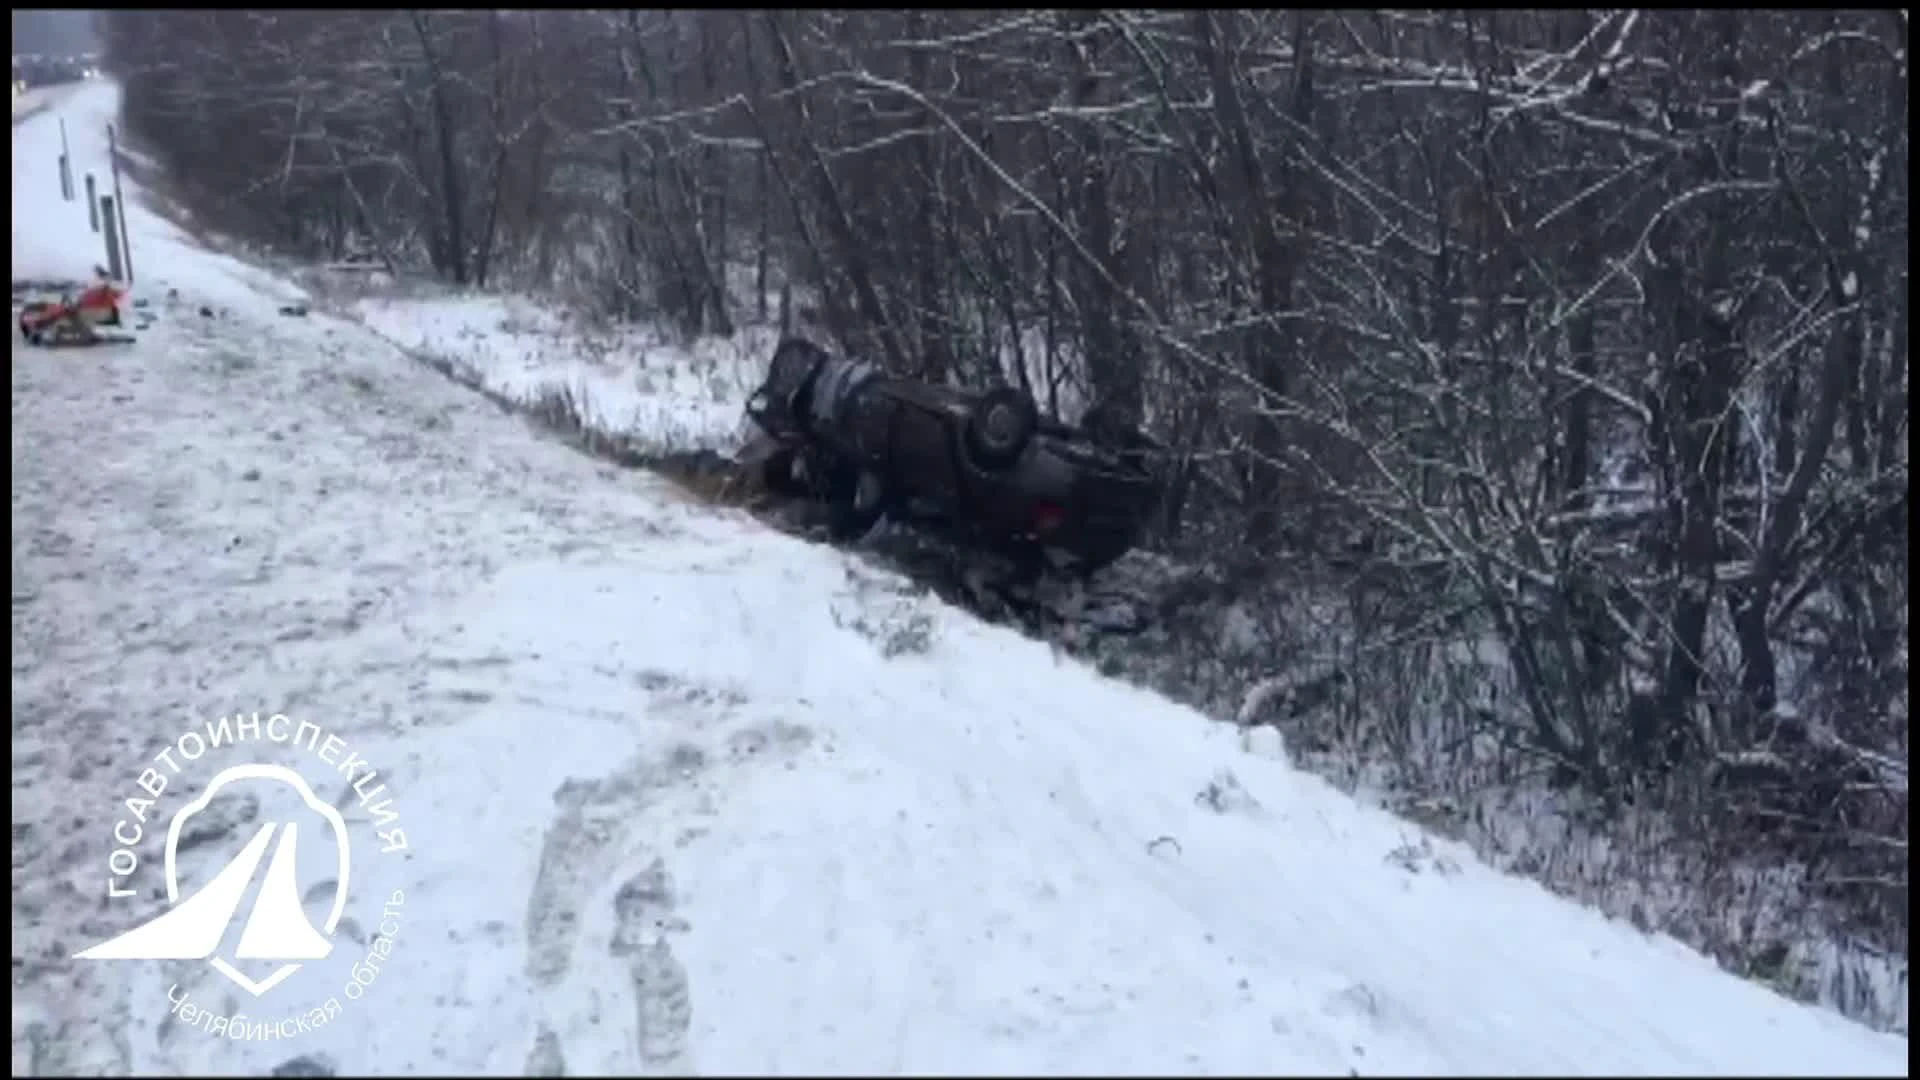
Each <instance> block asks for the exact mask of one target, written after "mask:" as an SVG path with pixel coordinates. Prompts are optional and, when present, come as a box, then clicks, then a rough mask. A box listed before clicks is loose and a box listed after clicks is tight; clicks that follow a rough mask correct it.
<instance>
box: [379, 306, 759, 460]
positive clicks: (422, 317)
mask: <svg viewBox="0 0 1920 1080" xmlns="http://www.w3.org/2000/svg"><path fill="white" fill-rule="evenodd" d="M352 314H353V315H354V316H355V317H356V318H358V319H359V320H360V321H361V322H363V323H364V324H365V325H366V326H367V327H368V328H370V329H372V330H373V331H375V332H376V333H378V334H380V335H381V336H383V337H385V338H387V339H388V340H389V341H392V342H393V343H394V344H396V345H399V346H400V347H401V348H403V349H407V350H409V351H412V352H414V353H417V354H419V355H422V356H431V357H434V358H437V359H440V360H443V361H448V362H451V363H453V364H455V365H457V366H458V367H459V368H460V369H461V370H462V371H463V373H464V374H465V375H467V376H468V377H470V378H473V379H475V380H477V381H478V382H479V383H480V384H481V385H484V386H486V387H487V388H488V389H490V390H493V391H495V392H496V393H500V394H503V395H505V396H506V397H508V398H509V399H512V400H519V401H532V400H535V399H538V398H540V397H542V396H544V395H547V394H552V393H566V394H569V395H571V396H572V398H573V400H574V401H575V402H576V403H578V406H579V408H580V409H581V412H582V419H583V420H584V421H585V422H587V423H588V424H589V425H591V426H592V427H593V428H594V429H596V430H598V431H602V432H606V433H609V434H618V435H625V436H628V437H629V438H631V439H632V440H633V441H634V443H635V445H636V446H638V447H639V448H640V449H643V450H648V451H656V452H657V451H664V450H697V449H717V450H727V449H732V448H733V447H734V446H735V445H736V444H737V443H738V441H739V439H740V437H741V416H742V412H741V410H742V408H743V407H744V406H745V404H746V400H747V395H749V394H751V393H752V392H753V389H754V387H756V386H758V385H759V382H760V380H761V378H763V377H764V376H765V374H766V365H767V359H768V358H769V357H770V356H772V354H773V347H774V344H775V337H776V334H775V332H774V331H771V330H766V329H758V328H756V329H749V330H745V331H742V332H741V333H740V334H738V335H735V336H733V337H714V336H708V337H702V338H699V339H697V340H695V341H694V342H693V343H692V344H690V345H681V344H677V343H674V342H671V341H668V340H666V338H665V335H662V334H660V333H658V332H657V331H653V330H651V329H642V328H632V327H614V328H607V329H592V328H587V327H583V326H580V325H578V324H575V323H572V322H569V321H567V320H565V319H563V318H562V317H561V316H560V315H559V314H558V313H557V312H555V311H554V310H553V309H552V308H550V307H548V306H544V305H542V304H540V303H538V302H536V301H533V300H530V299H527V298H524V297H515V296H499V295H490V294H484V293H468V294H454V295H438V296H425V297H420V296H415V297H407V298H399V297H382V298H372V299H366V300H361V301H359V302H357V303H355V304H354V305H353V306H352Z"/></svg>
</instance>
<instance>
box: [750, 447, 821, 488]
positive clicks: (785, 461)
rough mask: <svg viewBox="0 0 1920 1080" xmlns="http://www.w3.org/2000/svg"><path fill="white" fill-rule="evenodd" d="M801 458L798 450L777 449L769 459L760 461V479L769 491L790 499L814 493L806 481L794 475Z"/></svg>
mask: <svg viewBox="0 0 1920 1080" xmlns="http://www.w3.org/2000/svg"><path fill="white" fill-rule="evenodd" d="M799 460H800V452H799V451H798V450H792V449H785V450H775V451H774V452H773V454H772V455H771V456H769V457H768V458H767V460H765V461H763V462H761V463H760V481H761V484H762V486H764V487H765V488H766V489H767V490H768V491H771V492H772V493H774V494H775V495H779V496H782V497H783V498H788V499H799V498H804V497H806V496H807V495H810V494H812V492H811V491H809V490H808V488H807V484H806V481H804V480H802V479H801V478H800V477H798V476H795V475H794V466H795V465H796V464H797V463H798V462H799Z"/></svg>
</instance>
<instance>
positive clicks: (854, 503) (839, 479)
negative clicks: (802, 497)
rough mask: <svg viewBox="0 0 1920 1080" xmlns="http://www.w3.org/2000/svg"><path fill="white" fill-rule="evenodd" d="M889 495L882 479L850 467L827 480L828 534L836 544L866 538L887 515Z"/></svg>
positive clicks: (833, 473) (843, 467) (834, 470)
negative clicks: (883, 516) (884, 515)
mask: <svg viewBox="0 0 1920 1080" xmlns="http://www.w3.org/2000/svg"><path fill="white" fill-rule="evenodd" d="M887 501H888V492H887V489H886V485H885V483H883V482H882V481H881V480H880V478H879V477H877V476H875V475H873V474H872V473H869V472H867V471H866V470H864V469H860V468H858V467H855V466H851V465H839V466H835V467H834V469H833V471H832V473H830V474H829V475H828V477H827V535H828V537H829V538H831V539H832V540H833V541H834V542H835V543H842V544H847V543H853V542H854V541H857V540H860V539H862V538H864V537H865V536H866V535H867V534H868V533H870V532H872V531H873V527H874V526H875V525H878V524H879V523H880V517H881V515H883V514H885V513H886V512H887Z"/></svg>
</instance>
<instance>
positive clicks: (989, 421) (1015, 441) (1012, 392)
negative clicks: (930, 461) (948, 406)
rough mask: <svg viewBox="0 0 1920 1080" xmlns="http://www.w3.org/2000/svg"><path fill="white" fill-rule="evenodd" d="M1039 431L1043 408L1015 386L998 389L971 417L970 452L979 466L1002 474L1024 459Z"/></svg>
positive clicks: (984, 398)
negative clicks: (1001, 471) (1023, 455)
mask: <svg viewBox="0 0 1920 1080" xmlns="http://www.w3.org/2000/svg"><path fill="white" fill-rule="evenodd" d="M1039 429H1040V409H1039V407H1038V406H1036V405H1035V404H1034V403H1033V399H1032V398H1030V397H1028V396H1027V395H1025V394H1023V393H1021V392H1020V391H1018V390H1016V389H1014V388H1013V387H1011V386H1000V387H995V388H994V389H992V390H989V391H987V392H986V393H985V394H983V395H981V397H980V400H979V401H978V402H976V403H975V404H974V406H973V411H972V412H971V413H970V414H969V415H968V416H967V436H966V438H967V452H968V454H969V455H971V456H972V458H973V463H974V464H975V465H978V466H979V467H980V468H983V469H989V470H994V471H998V470H1000V469H1004V468H1007V467H1008V466H1011V465H1012V464H1013V463H1014V462H1016V461H1018V460H1020V455H1021V454H1022V453H1025V452H1026V449H1027V444H1028V443H1029V442H1032V441H1033V435H1034V432H1036V431H1038V430H1039Z"/></svg>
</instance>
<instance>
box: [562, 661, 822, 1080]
mask: <svg viewBox="0 0 1920 1080" xmlns="http://www.w3.org/2000/svg"><path fill="white" fill-rule="evenodd" d="M636 681H637V682H638V684H639V685H640V686H641V687H642V688H643V690H644V691H645V692H646V694H647V697H648V704H649V706H651V707H650V708H649V709H648V710H647V712H648V714H649V715H648V722H649V723H650V724H653V723H660V722H661V721H663V720H664V721H666V726H668V727H670V729H671V730H673V731H675V732H676V733H678V734H681V735H691V736H693V737H694V738H693V739H691V740H689V741H685V742H681V743H678V744H676V745H674V746H673V747H672V748H671V749H670V750H668V751H667V752H666V753H665V754H663V755H660V756H659V757H657V758H654V759H645V760H641V761H637V762H635V763H633V764H631V765H629V766H627V767H625V768H623V769H620V770H618V771H616V772H614V773H612V774H610V775H608V776H605V777H602V778H599V779H592V780H586V779H579V778H575V779H573V780H569V781H567V782H566V783H564V784H562V785H561V787H560V789H559V790H558V791H556V792H555V794H554V801H555V804H556V810H555V814H554V817H553V820H552V823H551V824H550V825H549V826H548V827H547V830H546V833H545V837H544V840H543V842H542V846H541V852H540V858H539V869H538V871H537V873H536V875H535V879H534V883H533V886H532V889H531V891H530V894H529V896H528V900H527V914H526V922H525V925H526V940H527V954H526V975H527V977H528V979H529V980H530V981H531V982H532V983H534V984H535V985H536V986H537V987H538V988H539V991H538V992H539V995H540V997H541V998H542V1000H543V1005H542V1011H543V1012H544V1014H545V1016H544V1018H543V1019H542V1020H541V1021H540V1022H539V1024H538V1027H537V1030H536V1031H535V1032H534V1043H533V1046H532V1049H531V1050H530V1053H529V1056H528V1071H529V1072H534V1071H540V1072H543V1073H545V1074H547V1075H560V1074H562V1073H564V1072H565V1071H566V1070H568V1069H573V1070H576V1071H581V1072H604V1071H609V1070H612V1071H621V1072H629V1073H635V1074H639V1075H646V1076H691V1075H695V1074H696V1070H695V1066H694V1062H693V1059H692V1057H691V1054H690V1049H689V1037H690V1034H691V1030H692V1024H693V1016H694V988H693V985H692V982H691V979H690V978H689V975H688V971H687V967H686V965H685V963H684V962H683V961H682V960H681V958H680V956H679V954H678V952H677V951H676V949H675V942H676V940H677V939H679V938H680V937H681V936H682V935H684V934H686V933H687V932H689V931H690V930H691V929H692V927H691V925H690V924H689V923H688V922H687V921H686V920H685V919H684V918H683V917H681V915H680V914H679V907H680V904H679V897H678V890H677V888H676V883H675V880H674V875H673V873H672V871H671V869H670V867H669V864H668V861H667V858H666V857H665V856H664V855H662V854H661V851H662V850H664V849H667V848H670V847H672V846H675V845H677V844H681V843H685V842H690V841H691V842H697V839H698V837H699V836H700V835H701V834H702V833H703V832H704V829H702V828H700V827H699V826H697V825H694V826H691V827H689V826H688V825H687V822H688V821H689V819H690V818H692V819H699V818H711V817H712V816H713V815H714V813H715V810H716V807H717V799H718V798H719V796H717V795H715V793H714V792H715V789H717V788H719V787H721V786H722V783H721V779H722V777H721V774H723V773H725V772H727V771H730V770H733V769H737V768H741V767H747V766H753V765H757V764H762V763H765V762H768V761H772V760H785V761H791V760H792V759H793V758H794V757H795V756H797V755H799V754H801V753H803V752H805V751H806V750H807V749H808V748H809V747H810V746H811V745H812V743H813V734H812V732H811V731H810V730H809V729H807V728H805V727H800V726H796V725H792V724H788V723H785V722H783V721H781V720H778V719H774V720H770V721H762V722H755V723H749V724H747V725H745V726H739V725H729V728H730V730H716V724H715V723H714V721H715V717H716V715H719V716H721V717H725V716H726V715H727V714H729V713H730V712H732V711H733V710H734V709H736V708H738V707H739V706H742V705H744V704H745V699H743V698H740V697H739V696H738V695H735V694H732V693H731V692H729V691H727V690H725V689H721V688H714V687H707V686H701V685H695V684H690V683H688V682H686V681H685V680H681V679H676V678H674V677H671V676H667V675H664V674H662V673H659V672H652V671H647V672H640V673H638V674H637V675H636ZM708 746H713V747H717V753H713V752H709V750H708V749H707V748H706V747H708ZM688 796H692V797H691V798H689V797H688ZM675 825H677V826H679V827H680V831H679V832H678V834H677V835H669V833H668V830H669V828H671V827H673V826H675ZM635 866H638V867H639V869H638V870H631V868H632V867H635ZM623 868H627V869H625V870H623ZM623 875H624V876H623ZM616 881H617V882H618V884H617V885H615V886H614V887H612V889H611V891H610V894H609V889H608V886H609V884H611V883H613V882H616ZM602 941H604V954H603V956H604V959H602V957H601V956H596V955H595V953H596V952H597V951H598V950H599V948H600V943H601V942H602ZM610 979H612V980H618V981H623V982H624V983H625V984H626V989H627V991H628V992H629V993H630V994H631V1005H630V1009H631V1011H630V1012H629V1013H627V1014H625V1015H622V1014H621V1012H620V1011H619V1009H618V1007H613V1008H611V1009H610V1011H609V1012H608V1013H607V1014H605V1015H602V1013H601V1011H600V1010H599V1007H598V1006H592V1007H590V1011H588V1012H587V1013H585V1014H582V1013H581V1012H580V1011H579V1009H578V1008H577V1007H576V1004H577V1003H578V1002H580V1001H583V1000H585V1001H592V1000H594V999H596V998H599V999H602V1000H616V1001H617V1000H618V999H620V998H622V997H623V996H625V995H623V994H621V993H619V992H617V991H615V989H614V987H612V986H609V985H607V983H608V980H610ZM583 989H585V990H587V993H585V994H584V995H583V994H582V993H581V991H582V990H583ZM604 1030H612V1031H615V1032H618V1033H620V1034H619V1037H618V1042H619V1045H617V1046H612V1045H607V1044H606V1043H605V1038H604V1035H603V1034H602V1032H603V1031H604Z"/></svg>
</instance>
